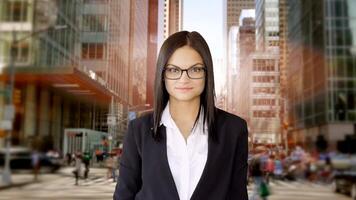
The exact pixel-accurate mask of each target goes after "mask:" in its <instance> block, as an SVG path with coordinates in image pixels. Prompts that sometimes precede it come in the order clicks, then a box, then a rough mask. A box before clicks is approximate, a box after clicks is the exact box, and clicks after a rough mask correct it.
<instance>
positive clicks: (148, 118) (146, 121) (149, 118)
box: [130, 112, 153, 127]
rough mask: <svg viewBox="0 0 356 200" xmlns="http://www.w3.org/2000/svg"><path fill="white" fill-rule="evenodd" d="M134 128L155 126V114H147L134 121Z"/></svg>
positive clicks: (132, 123)
mask: <svg viewBox="0 0 356 200" xmlns="http://www.w3.org/2000/svg"><path fill="white" fill-rule="evenodd" d="M130 123H131V125H132V126H142V125H147V126H150V127H151V126H153V112H149V113H146V114H144V115H142V116H140V117H138V118H135V119H133V120H132V121H131V122H130Z"/></svg>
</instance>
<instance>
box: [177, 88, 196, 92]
mask: <svg viewBox="0 0 356 200" xmlns="http://www.w3.org/2000/svg"><path fill="white" fill-rule="evenodd" d="M192 89H193V88H192V87H176V90H178V91H189V90H192Z"/></svg>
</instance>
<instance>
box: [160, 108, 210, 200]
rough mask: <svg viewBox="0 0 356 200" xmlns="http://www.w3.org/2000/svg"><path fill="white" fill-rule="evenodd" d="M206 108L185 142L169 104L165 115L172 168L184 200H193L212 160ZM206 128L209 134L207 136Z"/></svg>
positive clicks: (179, 192)
mask: <svg viewBox="0 0 356 200" xmlns="http://www.w3.org/2000/svg"><path fill="white" fill-rule="evenodd" d="M203 115H204V112H203V108H202V109H201V112H200V117H199V120H198V121H197V124H196V127H195V128H194V129H193V130H192V132H191V133H190V135H189V136H188V138H187V142H186V141H185V139H184V137H183V135H182V134H181V132H180V130H179V129H178V127H177V125H176V124H175V122H174V120H173V119H172V116H171V114H170V111H169V102H168V103H167V106H166V108H165V109H164V111H163V113H162V118H161V124H163V125H164V126H165V127H166V134H167V157H168V164H169V167H170V170H171V173H172V176H173V179H174V182H175V185H176V188H177V191H178V194H179V199H180V200H189V199H190V198H191V196H192V194H193V192H194V190H195V188H196V186H197V184H198V182H199V180H200V177H201V175H202V173H203V170H204V167H205V163H206V160H207V157H208V129H207V126H206V123H205V126H203V119H204V117H203ZM203 128H205V134H204V133H203Z"/></svg>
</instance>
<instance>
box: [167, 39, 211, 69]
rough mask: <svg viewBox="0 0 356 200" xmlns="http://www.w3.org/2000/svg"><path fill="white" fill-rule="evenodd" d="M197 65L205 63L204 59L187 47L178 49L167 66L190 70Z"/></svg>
mask: <svg viewBox="0 0 356 200" xmlns="http://www.w3.org/2000/svg"><path fill="white" fill-rule="evenodd" d="M197 63H201V64H203V63H204V62H203V59H202V57H201V56H200V54H199V53H198V52H197V51H196V50H194V49H193V48H192V47H190V46H187V45H186V46H183V47H180V48H178V49H177V50H176V51H175V52H174V53H173V54H172V56H171V57H170V58H169V60H168V62H167V64H172V65H176V66H179V67H181V68H188V67H190V66H192V65H195V64H197Z"/></svg>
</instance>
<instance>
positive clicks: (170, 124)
mask: <svg viewBox="0 0 356 200" xmlns="http://www.w3.org/2000/svg"><path fill="white" fill-rule="evenodd" d="M203 122H204V108H203V107H201V109H200V115H199V119H198V121H197V124H196V127H195V128H194V129H198V131H197V132H198V133H202V134H203V129H202V126H203ZM162 124H163V125H164V126H165V127H167V128H176V124H175V122H174V120H173V118H172V116H171V113H170V111H169V101H168V102H167V105H166V107H165V108H164V110H163V113H162V117H161V122H160V125H162ZM204 129H205V130H208V126H207V123H206V122H205V126H204ZM194 132H196V130H194V131H193V133H194Z"/></svg>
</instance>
